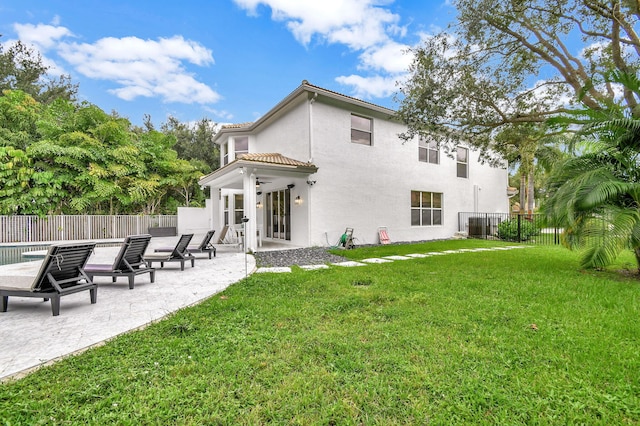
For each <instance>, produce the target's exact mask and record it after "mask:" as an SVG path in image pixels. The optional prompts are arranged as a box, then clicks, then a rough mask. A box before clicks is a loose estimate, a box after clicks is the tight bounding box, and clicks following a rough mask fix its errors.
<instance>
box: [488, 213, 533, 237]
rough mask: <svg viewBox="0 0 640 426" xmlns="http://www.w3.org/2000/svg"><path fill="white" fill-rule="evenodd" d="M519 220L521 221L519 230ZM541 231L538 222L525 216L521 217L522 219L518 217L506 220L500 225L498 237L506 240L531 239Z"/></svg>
mask: <svg viewBox="0 0 640 426" xmlns="http://www.w3.org/2000/svg"><path fill="white" fill-rule="evenodd" d="M518 222H520V229H519V230H518ZM539 233H540V229H539V228H538V227H537V226H536V224H535V223H533V222H532V221H529V220H527V219H526V218H525V217H521V218H520V220H518V218H512V219H509V220H504V221H502V222H500V224H499V225H498V238H500V239H501V240H505V241H529V240H530V239H531V238H532V237H534V236H536V235H538V234H539Z"/></svg>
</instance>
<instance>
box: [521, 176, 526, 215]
mask: <svg viewBox="0 0 640 426" xmlns="http://www.w3.org/2000/svg"><path fill="white" fill-rule="evenodd" d="M526 196H527V174H526V173H524V170H521V171H520V212H521V213H522V212H524V209H525V206H526V199H527V197H526Z"/></svg>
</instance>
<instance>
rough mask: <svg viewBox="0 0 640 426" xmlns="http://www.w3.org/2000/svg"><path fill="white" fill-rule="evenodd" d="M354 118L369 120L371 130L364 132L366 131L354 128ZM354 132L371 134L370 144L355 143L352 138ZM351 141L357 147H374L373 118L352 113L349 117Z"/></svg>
mask: <svg viewBox="0 0 640 426" xmlns="http://www.w3.org/2000/svg"><path fill="white" fill-rule="evenodd" d="M353 117H358V118H364V119H365V120H369V124H370V126H371V128H370V129H369V130H364V129H358V128H356V127H353V121H352V118H353ZM352 130H357V131H359V132H364V133H368V134H369V143H368V144H366V143H359V142H354V141H353V137H351V131H352ZM349 139H350V141H351V143H353V144H356V145H363V146H373V118H372V117H367V116H365V115H361V114H355V113H351V115H350V116H349Z"/></svg>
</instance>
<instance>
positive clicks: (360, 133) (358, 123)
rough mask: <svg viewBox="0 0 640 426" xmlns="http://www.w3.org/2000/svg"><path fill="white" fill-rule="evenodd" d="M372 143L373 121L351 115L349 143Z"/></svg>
mask: <svg viewBox="0 0 640 426" xmlns="http://www.w3.org/2000/svg"><path fill="white" fill-rule="evenodd" d="M372 141H373V120H372V119H370V118H367V117H362V116H359V115H355V114H351V142H353V143H357V144H361V145H371V144H372Z"/></svg>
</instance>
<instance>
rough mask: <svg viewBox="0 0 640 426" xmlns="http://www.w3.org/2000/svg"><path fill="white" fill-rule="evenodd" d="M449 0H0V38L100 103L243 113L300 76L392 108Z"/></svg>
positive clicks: (126, 109) (219, 118) (285, 90)
mask: <svg viewBox="0 0 640 426" xmlns="http://www.w3.org/2000/svg"><path fill="white" fill-rule="evenodd" d="M454 13H455V10H454V9H453V8H452V7H451V6H449V4H448V0H395V1H394V0H322V1H318V0H215V1H214V0H209V1H204V0H202V1H200V0H191V1H189V0H187V1H182V2H178V1H171V2H170V1H164V0H155V1H147V0H139V1H124V0H112V1H109V2H107V1H97V0H66V1H64V0H0V17H1V19H0V34H1V35H2V38H0V42H2V44H3V45H7V44H9V43H11V42H12V40H16V39H20V40H22V41H23V42H25V43H28V44H31V45H33V46H35V48H36V49H37V50H38V51H40V53H41V54H42V56H43V58H44V60H45V62H46V63H47V64H48V65H50V66H51V67H52V70H53V71H52V73H53V74H54V75H60V74H68V75H70V76H71V78H72V81H73V82H75V83H78V84H79V85H80V91H79V97H80V99H81V100H87V101H89V102H91V103H94V104H96V105H98V106H99V107H100V108H102V109H103V110H105V111H106V112H111V111H112V110H114V111H117V112H118V113H119V114H120V115H121V116H125V117H128V118H129V119H130V120H131V122H132V123H134V124H141V123H142V120H143V116H144V114H150V115H151V118H152V121H153V122H154V123H155V124H156V125H159V124H160V123H162V122H165V121H166V118H167V117H168V116H174V117H176V118H178V119H179V120H180V121H183V122H189V121H196V120H199V119H201V118H204V117H207V118H210V119H212V120H213V121H215V122H219V123H242V122H248V121H254V120H256V119H257V118H258V117H260V116H261V115H263V114H264V113H266V112H267V111H268V110H269V109H270V108H271V107H273V106H275V105H276V104H277V103H278V102H279V101H280V100H282V99H283V98H284V97H286V96H287V95H288V94H289V93H290V92H291V91H293V90H294V89H295V88H296V87H297V86H298V85H300V83H301V81H302V80H308V81H309V82H310V83H312V84H315V85H318V86H321V87H323V88H326V89H330V90H334V91H337V92H340V93H344V94H347V95H350V96H355V97H358V98H361V99H364V100H367V101H369V102H373V103H376V104H379V105H382V106H386V107H389V108H393V109H396V108H397V104H396V103H395V102H394V100H393V94H394V93H395V91H396V85H395V83H396V81H398V80H401V79H402V78H404V77H405V76H406V70H407V66H408V64H409V63H410V57H409V56H408V55H407V54H404V53H403V52H404V51H405V50H406V49H407V48H408V47H411V46H415V45H417V44H419V43H420V40H422V39H423V38H424V37H426V36H428V35H429V34H433V33H434V32H436V31H437V29H441V28H444V27H445V26H446V25H447V23H448V22H449V21H450V20H451V19H452V17H453V16H454Z"/></svg>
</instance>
